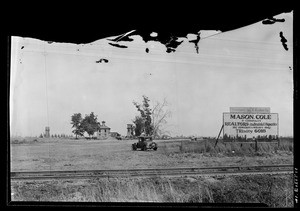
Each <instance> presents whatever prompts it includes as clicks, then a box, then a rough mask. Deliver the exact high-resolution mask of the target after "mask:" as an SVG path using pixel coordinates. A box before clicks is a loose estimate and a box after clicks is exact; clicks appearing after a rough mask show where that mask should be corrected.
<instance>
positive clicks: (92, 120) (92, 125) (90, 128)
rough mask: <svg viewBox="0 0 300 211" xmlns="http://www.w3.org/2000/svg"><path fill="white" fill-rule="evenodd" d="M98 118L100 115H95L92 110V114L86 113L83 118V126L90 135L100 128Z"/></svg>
mask: <svg viewBox="0 0 300 211" xmlns="http://www.w3.org/2000/svg"><path fill="white" fill-rule="evenodd" d="M97 118H98V117H97V116H95V114H94V112H91V113H90V115H85V117H84V119H83V120H82V128H83V130H84V131H85V132H87V133H88V135H89V136H90V137H91V136H92V135H94V133H95V132H96V131H97V130H99V128H100V123H99V122H98V120H97Z"/></svg>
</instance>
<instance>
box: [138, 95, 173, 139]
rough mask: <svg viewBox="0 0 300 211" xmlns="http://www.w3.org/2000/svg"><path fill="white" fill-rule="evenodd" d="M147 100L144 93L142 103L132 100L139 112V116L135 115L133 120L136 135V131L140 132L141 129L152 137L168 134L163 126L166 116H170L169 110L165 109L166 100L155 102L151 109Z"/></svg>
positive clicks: (165, 122)
mask: <svg viewBox="0 0 300 211" xmlns="http://www.w3.org/2000/svg"><path fill="white" fill-rule="evenodd" d="M149 102H150V100H149V98H148V97H146V96H144V95H143V102H142V104H139V103H137V102H133V104H134V105H135V107H136V108H137V110H138V111H139V112H140V114H141V115H140V116H136V117H135V119H134V120H133V123H135V126H136V128H135V132H136V136H138V135H137V133H138V134H140V133H141V132H142V131H145V132H146V134H147V135H153V136H154V137H158V136H161V135H165V134H168V133H169V132H168V131H166V127H165V126H166V124H167V118H169V117H170V116H171V111H170V110H169V109H167V106H168V103H167V100H166V99H164V100H163V102H156V104H155V105H154V107H153V108H152V109H151V108H150V104H149Z"/></svg>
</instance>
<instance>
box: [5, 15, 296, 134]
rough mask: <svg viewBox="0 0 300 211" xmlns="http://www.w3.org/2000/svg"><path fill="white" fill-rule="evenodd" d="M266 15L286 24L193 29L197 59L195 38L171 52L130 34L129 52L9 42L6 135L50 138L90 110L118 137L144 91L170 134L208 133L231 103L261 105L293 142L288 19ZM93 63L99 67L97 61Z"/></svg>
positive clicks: (104, 44) (99, 43)
mask: <svg viewBox="0 0 300 211" xmlns="http://www.w3.org/2000/svg"><path fill="white" fill-rule="evenodd" d="M275 18H284V19H285V21H284V22H276V23H274V24H262V22H257V23H254V24H252V25H248V26H245V27H242V28H239V29H235V30H232V31H227V32H223V33H222V32H220V31H214V30H210V31H205V30H201V29H199V31H200V37H201V39H200V41H199V43H198V46H199V52H198V53H197V52H196V49H195V45H194V44H193V43H191V42H189V40H191V39H195V35H194V34H190V35H188V36H187V37H186V38H185V37H182V38H179V40H183V43H182V44H181V45H180V46H178V47H177V49H176V51H175V52H172V53H167V52H166V47H165V46H164V45H162V44H161V43H159V42H155V41H149V42H147V43H145V42H144V41H143V39H142V38H141V37H140V36H138V35H134V36H131V38H133V39H134V41H132V42H130V43H128V42H126V45H127V46H128V48H117V47H113V46H111V45H109V44H108V42H109V41H108V40H107V39H106V38H105V39H100V40H96V41H94V42H92V43H88V44H72V43H57V42H52V43H49V42H47V41H43V40H38V39H32V38H29V37H26V38H23V37H12V40H11V45H12V46H11V69H10V74H11V81H10V134H11V135H18V136H38V135H40V134H41V133H44V131H45V127H46V126H50V134H71V133H72V132H71V131H72V128H71V124H70V121H71V116H72V115H73V114H74V113H81V114H82V115H83V116H84V115H85V114H89V113H91V112H94V113H95V114H96V115H97V116H98V121H105V122H106V125H107V126H109V127H110V128H111V131H113V132H119V133H120V134H122V135H126V130H127V129H126V127H127V124H130V123H132V120H133V119H134V117H135V116H136V115H138V112H137V110H136V108H135V107H134V105H133V103H132V102H133V101H137V102H141V101H142V96H143V95H146V96H148V97H149V99H150V105H154V104H155V102H157V101H158V102H162V101H163V99H166V100H167V102H168V108H167V109H169V110H170V111H171V112H172V116H171V117H170V118H169V119H168V124H167V125H166V126H165V127H166V130H168V131H169V132H170V134H171V135H172V136H177V135H187V136H189V135H196V136H212V137H216V136H217V135H218V133H219V130H220V128H221V126H222V117H223V116H222V115H223V112H229V108H230V107H270V108H271V112H272V113H278V115H279V135H281V136H292V135H293V45H292V43H293V37H292V35H293V33H292V32H293V29H292V26H293V13H292V12H291V13H283V14H279V15H278V16H275ZM281 31H282V32H283V35H284V37H285V38H286V40H287V43H286V44H287V46H288V50H285V49H284V47H283V45H282V43H281V41H280V39H281V38H280V36H279V32H281ZM124 33H125V32H124ZM154 33H155V32H154ZM117 36H118V35H116V36H115V37H117ZM111 38H114V37H111ZM120 44H122V43H120ZM146 47H147V48H148V49H149V53H146V52H145V48H146ZM101 58H105V59H108V63H97V62H96V61H99V59H101Z"/></svg>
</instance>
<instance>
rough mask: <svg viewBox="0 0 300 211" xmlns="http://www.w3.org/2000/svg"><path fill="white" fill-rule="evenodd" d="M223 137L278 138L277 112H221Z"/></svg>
mask: <svg viewBox="0 0 300 211" xmlns="http://www.w3.org/2000/svg"><path fill="white" fill-rule="evenodd" d="M223 125H224V129H223V138H224V139H237V138H239V139H240V138H242V139H248V138H253V137H255V138H256V139H259V138H272V139H277V138H278V113H223Z"/></svg>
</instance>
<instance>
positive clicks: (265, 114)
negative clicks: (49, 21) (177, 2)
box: [8, 9, 296, 208]
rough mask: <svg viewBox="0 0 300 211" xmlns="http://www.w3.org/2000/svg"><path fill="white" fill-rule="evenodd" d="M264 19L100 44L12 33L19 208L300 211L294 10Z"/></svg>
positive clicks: (125, 33) (147, 32)
mask: <svg viewBox="0 0 300 211" xmlns="http://www.w3.org/2000/svg"><path fill="white" fill-rule="evenodd" d="M260 12H261V14H263V15H262V16H261V18H260V19H255V21H252V22H249V21H248V22H245V23H243V25H239V26H235V27H231V28H230V27H228V28H226V27H225V26H224V28H222V27H215V28H213V27H203V25H201V24H199V25H197V24H193V26H192V27H191V28H189V25H188V23H187V24H186V25H185V24H184V23H181V25H185V26H184V27H183V26H182V27H183V28H184V30H179V29H178V30H175V29H174V27H173V28H172V27H169V28H168V27H166V28H163V27H162V28H160V27H157V28H156V27H152V26H153V25H151V26H149V27H147V26H146V25H145V26H143V27H138V26H137V27H134V26H132V28H131V26H130V27H123V28H120V29H119V30H116V31H113V30H109V29H106V28H103V29H102V30H103V31H104V32H105V33H103V36H102V37H100V36H99V37H98V38H97V36H96V35H95V36H93V39H91V40H90V41H80V40H79V41H74V42H72V41H68V40H63V39H62V40H56V39H51V38H49V39H47V38H46V37H43V36H41V37H39V36H30V35H26V34H25V35H22V34H18V33H16V34H12V35H11V36H10V46H9V49H10V52H9V53H10V61H9V62H10V63H9V64H8V66H9V69H8V72H9V115H8V116H9V137H10V138H9V143H8V145H9V151H8V153H9V165H10V169H9V174H10V179H9V184H10V185H9V189H10V190H8V191H9V195H10V196H9V197H10V200H11V202H14V203H18V202H32V203H35V204H38V203H45V202H46V203H56V202H62V203H64V202H66V203H69V202H72V203H75V204H76V203H83V204H84V203H88V204H93V203H95V204H101V203H112V204H118V203H122V204H125V205H126V204H129V205H131V206H134V205H135V204H140V205H141V206H144V205H145V206H146V205H147V204H152V205H155V204H160V205H161V206H163V205H164V204H170V203H171V204H174V205H175V206H176V204H178V205H179V204H180V205H182V204H186V205H187V206H188V205H191V204H197V205H199V206H201V204H205V205H213V204H219V205H221V204H224V206H225V205H226V204H231V205H232V206H233V205H234V204H240V205H242V204H244V205H245V204H246V205H247V206H249V207H253V206H259V207H260V206H261V207H272V208H285V207H295V206H296V204H295V203H296V202H295V195H294V194H295V192H294V186H295V183H294V182H295V180H294V117H293V115H294V77H293V76H294V55H293V46H294V45H293V39H294V37H293V16H294V14H293V13H294V11H293V10H292V9H290V10H282V11H281V10H276V13H275V14H274V13H272V14H271V13H267V12H266V14H265V15H264V13H263V12H262V11H260ZM202 22H205V21H203V20H202ZM194 23H197V20H194ZM178 25H180V24H178ZM172 26H173V25H172ZM100 27H101V24H99V30H100ZM116 27H117V26H116ZM178 27H179V28H180V26H178ZM123 29H124V30H123ZM78 30H80V27H78ZM81 33H82V32H81ZM87 33H88V32H87Z"/></svg>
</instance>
